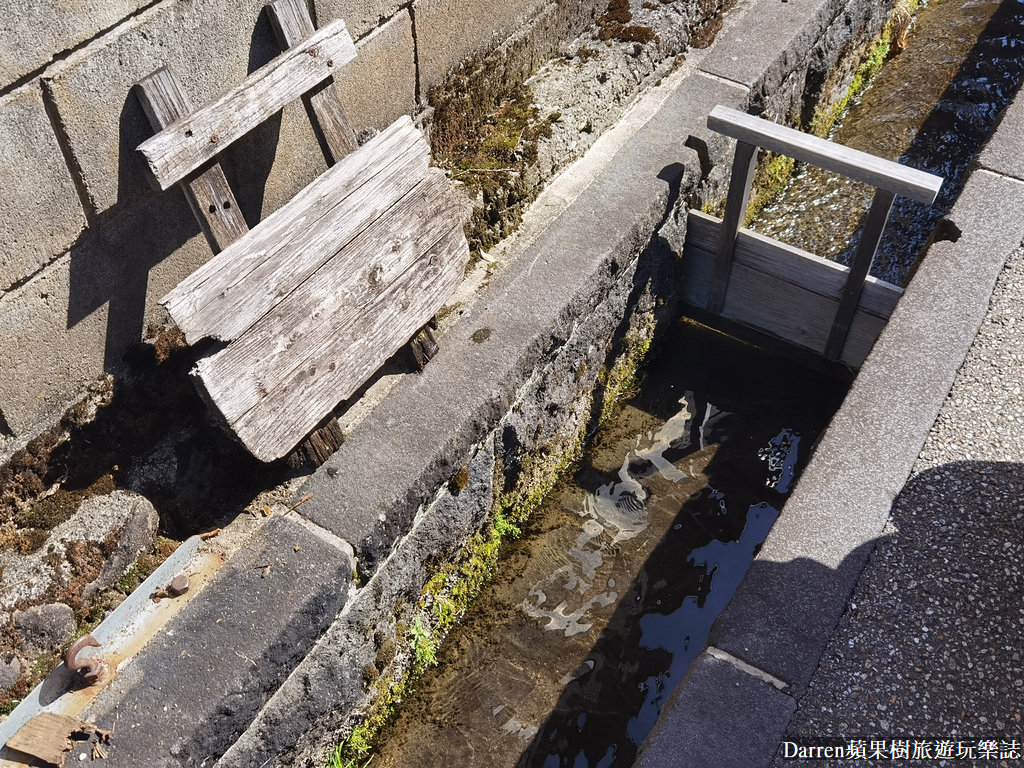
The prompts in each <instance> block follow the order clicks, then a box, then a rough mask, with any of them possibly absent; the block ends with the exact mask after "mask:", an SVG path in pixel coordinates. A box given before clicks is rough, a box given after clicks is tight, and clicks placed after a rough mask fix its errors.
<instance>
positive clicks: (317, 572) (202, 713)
mask: <svg viewBox="0 0 1024 768" xmlns="http://www.w3.org/2000/svg"><path fill="white" fill-rule="evenodd" d="M351 578H352V565H351V562H350V560H349V557H348V550H347V548H346V547H345V546H344V545H340V546H339V544H338V543H332V542H331V540H330V538H329V537H327V538H325V537H323V536H318V535H317V534H316V533H314V532H311V531H310V530H308V529H307V528H306V527H304V526H302V525H300V524H299V523H298V522H296V521H294V520H291V519H289V518H288V517H277V518H274V519H272V520H271V521H269V522H268V523H267V524H266V525H265V526H263V528H261V529H260V530H258V531H257V532H256V533H255V534H254V535H253V536H252V538H251V539H250V540H249V541H248V542H247V543H246V545H245V546H244V547H242V548H241V549H239V550H238V551H237V552H236V553H235V554H234V555H233V556H232V557H231V558H230V559H229V560H228V561H227V563H225V564H224V566H222V567H221V569H220V570H219V571H218V573H217V575H216V576H215V577H214V580H213V581H212V582H211V583H210V584H209V585H208V586H207V587H206V588H205V589H204V590H203V591H202V593H201V594H199V595H197V596H196V599H195V600H194V601H192V602H190V603H189V604H188V605H187V606H186V607H185V609H184V610H183V611H182V612H181V614H179V615H178V616H177V617H175V618H174V619H172V620H171V622H170V623H169V624H168V625H167V627H166V628H165V629H164V631H162V632H161V633H160V634H159V635H158V636H157V637H155V638H154V639H153V640H152V641H150V642H149V644H147V645H146V647H145V648H144V649H143V651H142V652H141V653H139V655H138V656H136V657H135V658H134V659H133V660H132V662H131V664H128V665H123V666H122V668H121V669H120V671H119V673H118V675H117V676H116V677H115V678H114V680H113V681H112V682H111V684H110V686H109V687H107V688H106V689H105V690H104V691H103V692H102V693H101V694H100V695H99V696H98V697H97V699H96V701H95V702H94V703H93V704H92V705H91V706H90V707H89V708H88V709H87V710H86V711H85V712H84V713H83V715H84V717H85V718H86V719H88V720H90V721H92V722H96V723H97V724H101V727H105V728H108V729H113V730H115V732H116V734H117V737H116V739H115V741H114V743H113V744H112V748H111V750H110V761H109V763H108V765H109V766H110V768H116V766H125V767H126V768H128V767H131V768H136V767H137V766H182V765H201V764H203V763H204V762H207V764H209V762H208V761H212V760H213V759H215V758H216V757H219V756H220V755H221V754H222V753H223V752H224V750H225V749H227V747H228V746H229V745H230V744H231V743H232V742H233V741H234V740H235V739H237V738H238V735H239V733H241V732H242V731H243V730H244V729H245V728H246V726H248V724H249V722H250V721H251V719H252V717H253V716H254V715H255V714H256V712H257V711H258V710H259V709H260V707H262V706H263V704H264V702H265V701H266V700H267V699H268V698H269V697H270V695H272V694H273V692H274V691H276V690H277V688H278V686H280V684H281V683H282V682H283V680H284V679H285V678H286V677H287V675H288V674H289V673H290V672H291V670H292V668H293V667H294V666H295V664H297V663H298V662H299V661H300V660H301V659H302V658H303V657H304V656H305V654H306V653H307V651H308V650H309V649H310V647H311V646H312V645H313V643H314V642H315V641H316V640H317V638H318V637H319V636H320V634H321V633H322V632H323V631H324V630H325V629H326V628H327V626H328V625H329V624H330V622H331V621H332V620H333V619H334V617H335V615H336V614H337V612H338V610H339V609H340V608H341V607H342V606H343V605H344V604H345V600H346V598H347V596H348V585H349V583H350V581H351Z"/></svg>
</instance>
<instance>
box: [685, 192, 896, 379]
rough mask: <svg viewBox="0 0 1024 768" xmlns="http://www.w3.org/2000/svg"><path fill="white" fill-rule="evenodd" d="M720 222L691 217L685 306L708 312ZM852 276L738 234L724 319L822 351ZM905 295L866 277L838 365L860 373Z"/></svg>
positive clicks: (801, 254) (754, 236) (793, 251)
mask: <svg viewBox="0 0 1024 768" xmlns="http://www.w3.org/2000/svg"><path fill="white" fill-rule="evenodd" d="M719 225H720V222H719V220H718V219H716V218H715V217H713V216H707V215H706V214H702V213H700V212H697V211H690V213H689V216H688V220H687V232H686V246H685V250H684V256H683V272H684V280H683V285H682V289H683V298H684V301H686V302H687V303H689V304H691V305H693V306H696V307H699V308H700V309H706V308H707V292H708V287H709V285H710V282H711V271H712V265H713V263H714V257H715V246H716V244H717V239H718V227H719ZM848 273H849V270H848V269H847V268H846V267H843V266H841V265H839V264H836V263H834V262H831V261H827V260H825V259H821V258H819V257H817V256H814V255H812V254H809V253H807V252H806V251H801V250H800V249H798V248H793V247H791V246H787V245H785V244H783V243H779V242H777V241H774V240H771V239H770V238H766V237H763V236H760V235H757V234H755V233H753V232H750V231H749V230H745V229H741V230H740V232H739V234H738V236H737V239H736V253H735V258H734V261H733V270H732V278H731V280H730V282H729V291H728V294H727V296H726V301H725V305H724V306H723V308H722V312H721V313H720V314H721V316H722V317H726V318H729V319H731V320H735V321H737V322H740V323H743V324H744V325H749V326H751V327H753V328H757V329H759V330H762V331H766V332H767V333H770V334H772V335H774V336H776V337H778V338H780V339H783V340H785V341H788V342H790V343H794V344H798V345H800V346H802V347H805V348H807V349H810V350H812V351H814V352H817V353H819V354H820V353H821V352H822V351H823V350H824V348H825V343H826V339H827V335H828V330H829V324H830V321H831V318H832V317H833V316H834V315H835V311H836V308H837V307H838V305H839V297H840V294H841V292H842V289H843V286H844V284H845V282H846V277H847V274H848ZM902 293H903V291H902V290H900V289H899V288H898V287H896V286H894V285H890V284H889V283H886V282H884V281H882V280H877V279H875V278H872V277H869V278H868V279H867V280H866V281H865V282H864V291H863V293H862V294H861V297H860V302H859V304H858V307H857V311H856V312H855V314H854V317H853V320H852V321H851V325H850V333H849V335H848V337H847V340H846V344H845V346H844V347H843V351H842V354H841V355H840V357H839V359H840V360H841V361H842V362H844V363H846V364H847V365H850V366H853V367H859V366H860V364H861V363H863V361H864V358H865V357H866V356H867V354H868V352H869V351H870V350H871V346H872V345H873V344H874V342H875V340H876V339H877V338H878V334H879V333H881V330H882V328H884V327H885V323H886V321H887V319H888V317H889V315H890V314H891V313H892V311H893V309H894V308H895V306H896V302H897V301H898V299H899V297H900V296H901V295H902Z"/></svg>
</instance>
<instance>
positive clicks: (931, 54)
mask: <svg viewBox="0 0 1024 768" xmlns="http://www.w3.org/2000/svg"><path fill="white" fill-rule="evenodd" d="M1022 76H1024V2H1022V1H1021V0H966V1H965V0H932V2H931V3H930V4H929V5H928V6H927V7H924V8H922V9H921V10H920V11H919V13H918V16H917V20H916V22H915V25H914V28H913V30H912V31H911V33H910V36H909V42H908V45H907V48H906V50H905V51H903V52H902V53H900V54H899V55H897V56H895V57H894V58H892V59H890V60H889V61H887V62H886V63H885V65H884V66H883V67H882V68H881V70H879V72H878V74H877V75H876V76H875V78H874V80H873V81H872V83H871V86H870V87H869V88H868V89H866V90H865V91H864V92H863V94H862V95H861V96H860V97H858V98H857V99H856V101H855V102H854V104H853V105H852V107H851V108H850V110H849V111H848V113H847V114H846V116H845V117H844V118H843V119H842V120H841V121H840V122H839V123H838V124H837V125H836V127H835V128H834V130H833V133H832V136H831V137H830V138H832V139H833V140H834V141H837V142H839V143H840V144H845V145H847V146H851V147H854V148H856V149H860V150H863V151H865V152H869V153H871V154H873V155H877V156H879V157H884V158H887V159H889V160H896V161H898V162H901V163H904V164H906V165H910V166H912V167H914V168H919V169H921V170H923V171H928V172H930V173H934V174H937V175H939V176H942V177H944V178H945V183H944V184H943V185H942V189H941V190H940V192H939V197H938V199H937V200H936V202H935V205H933V206H926V205H924V204H922V203H916V202H913V201H910V200H906V199H904V198H900V197H897V198H896V203H895V204H894V205H893V209H892V213H891V215H890V217H889V223H888V225H887V226H886V230H885V234H884V236H883V238H882V242H881V244H880V245H879V248H878V253H877V256H876V258H875V264H874V267H873V268H872V270H871V274H873V275H875V276H876V277H880V278H882V279H883V280H887V281H888V282H890V283H893V284H895V285H906V282H907V280H909V278H910V276H911V275H912V274H913V269H914V266H915V264H916V262H917V259H918V256H919V255H920V253H921V250H922V249H923V248H924V246H925V245H926V244H927V242H928V239H929V237H930V236H931V233H932V231H933V230H934V228H935V225H936V224H937V222H938V221H939V219H940V218H941V217H942V216H944V215H945V214H946V213H948V212H949V209H950V208H951V207H952V205H953V203H954V202H955V200H956V198H957V196H958V195H959V194H960V190H961V189H962V188H963V183H964V180H965V178H966V176H967V172H968V170H969V167H970V163H971V160H972V159H973V158H974V156H975V154H976V153H977V152H978V149H979V146H980V145H981V144H982V143H983V142H984V140H985V139H986V138H987V137H988V136H989V135H990V134H991V132H992V129H993V127H994V126H995V123H996V120H997V119H998V117H999V114H1000V113H1001V112H1002V110H1003V108H1004V107H1005V106H1006V105H1007V104H1008V103H1009V101H1010V99H1011V98H1013V95H1014V93H1016V91H1017V88H1018V87H1019V85H1020V82H1021V78H1022ZM873 192H874V189H873V187H871V186H870V185H867V184H862V183H860V182H853V181H850V180H849V179H847V178H845V177H843V176H838V175H836V174H832V173H829V172H827V171H823V170H821V169H820V168H815V167H812V166H805V167H804V168H802V169H800V170H799V171H798V173H797V174H796V176H795V178H794V179H793V181H792V183H791V184H790V185H789V186H788V187H787V188H786V190H785V191H784V192H783V193H782V195H781V196H780V197H779V198H778V199H777V200H776V201H775V202H774V203H773V204H771V205H769V206H766V207H765V208H764V209H763V210H762V211H761V213H760V215H759V216H758V218H757V219H756V220H755V221H754V222H753V223H752V224H751V228H752V229H754V230H755V231H757V232H761V233H762V234H765V235H768V236H770V237H774V238H777V239H779V240H782V241H783V242H785V243H789V244H790V245H795V246H797V247H799V248H803V249H804V250H806V251H810V252H811V253H815V254H817V255H819V256H822V257H824V258H828V259H833V260H836V261H839V262H841V263H844V264H845V263H848V260H849V258H850V257H851V256H852V255H853V246H854V245H856V242H857V238H856V237H855V233H856V231H857V229H858V228H859V226H860V223H861V218H862V216H863V214H864V213H865V211H866V210H867V207H868V205H869V204H870V202H871V196H872V194H873Z"/></svg>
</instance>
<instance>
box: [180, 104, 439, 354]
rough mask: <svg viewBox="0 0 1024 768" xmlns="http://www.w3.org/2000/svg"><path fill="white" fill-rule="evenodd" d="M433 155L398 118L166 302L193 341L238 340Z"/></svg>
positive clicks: (404, 188)
mask: <svg viewBox="0 0 1024 768" xmlns="http://www.w3.org/2000/svg"><path fill="white" fill-rule="evenodd" d="M428 153H429V148H428V147H427V145H426V142H425V140H424V139H423V137H422V134H420V133H419V131H418V130H417V129H416V128H415V127H413V125H412V123H411V121H409V120H408V118H403V119H401V120H399V121H396V124H395V125H393V126H392V128H391V129H389V130H388V131H386V132H385V133H382V134H381V135H380V136H378V137H377V138H376V139H374V142H371V143H370V144H367V145H366V146H364V147H363V148H362V149H361V150H360V151H359V152H356V153H353V154H351V155H349V156H347V157H346V158H344V159H343V160H342V162H341V163H339V164H337V165H336V166H334V167H332V168H330V169H328V170H327V171H326V172H325V173H324V174H322V175H321V176H320V177H319V178H318V179H317V180H316V181H314V182H313V183H312V184H310V185H309V186H308V187H307V188H306V189H304V190H303V191H302V192H300V193H299V194H298V195H296V197H294V198H293V199H292V200H291V201H289V202H288V203H286V204H285V205H284V206H282V207H281V208H280V209H279V210H278V211H276V212H274V213H273V214H271V216H269V217H268V218H267V219H266V220H265V221H263V222H262V223H261V224H260V226H259V227H258V228H257V229H255V230H253V231H252V232H251V233H250V234H249V235H248V236H247V237H246V238H244V239H242V240H240V241H238V242H237V243H235V244H234V245H233V246H231V247H229V248H228V249H226V250H225V251H223V252H222V253H221V254H220V255H219V256H217V257H216V258H215V259H213V260H211V261H210V262H208V263H207V264H206V265H204V266H203V267H201V268H200V269H199V270H197V271H196V272H195V273H193V274H192V275H191V276H190V277H188V278H186V279H185V280H184V281H182V283H180V284H179V285H178V287H177V288H175V289H174V290H173V291H171V292H170V293H169V294H167V296H165V297H164V298H163V299H161V301H160V303H161V304H163V305H164V306H165V307H167V310H168V312H169V313H170V315H171V317H172V319H173V320H174V322H175V323H176V324H177V325H178V327H179V328H180V329H181V330H182V331H183V332H184V333H185V336H186V339H187V340H188V342H189V343H195V342H196V341H198V340H199V339H201V338H205V337H213V338H218V339H221V340H223V341H230V340H231V339H233V338H236V337H237V336H238V335H239V334H241V333H242V332H244V331H245V330H246V329H248V328H249V327H251V326H252V325H253V324H254V323H255V322H256V321H257V320H258V319H259V318H260V317H261V316H263V315H264V314H266V313H267V312H268V311H270V309H272V308H273V307H274V306H275V305H276V304H277V303H279V302H280V301H281V299H283V298H284V297H285V296H287V295H288V293H290V292H291V291H292V290H293V289H294V287H295V286H296V285H297V284H298V283H301V282H302V281H303V280H305V279H306V278H307V277H308V276H309V275H310V274H312V273H313V272H314V271H316V269H318V268H319V267H320V266H321V265H322V264H323V263H324V262H325V261H326V260H327V259H329V258H330V257H331V256H332V255H333V254H334V253H336V252H337V250H338V248H339V247H340V246H341V245H344V243H345V242H347V241H348V240H350V239H352V238H353V237H354V236H355V235H357V234H358V232H359V231H360V230H361V229H363V228H365V227H366V226H368V225H369V223H371V222H372V221H373V220H375V219H376V218H378V217H379V216H380V215H382V214H383V212H384V211H386V210H387V209H388V208H389V207H390V206H391V205H393V204H394V202H395V201H396V200H398V199H400V198H401V197H402V195H404V194H405V193H407V192H408V191H409V190H410V189H412V187H414V186H415V185H416V183H417V182H418V180H419V179H420V178H422V176H423V174H424V173H425V172H426V169H427V163H428Z"/></svg>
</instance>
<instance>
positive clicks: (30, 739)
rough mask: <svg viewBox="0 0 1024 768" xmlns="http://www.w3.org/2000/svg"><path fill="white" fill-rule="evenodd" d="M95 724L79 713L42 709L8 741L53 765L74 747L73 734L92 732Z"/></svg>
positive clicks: (9, 747) (62, 762)
mask: <svg viewBox="0 0 1024 768" xmlns="http://www.w3.org/2000/svg"><path fill="white" fill-rule="evenodd" d="M94 730H95V727H94V726H93V725H92V724H91V723H85V722H83V721H81V720H79V719H78V718H77V717H71V716H69V715H58V714H54V713H52V712H42V713H40V714H38V715H36V716H35V717H33V718H32V719H31V720H29V721H28V722H27V723H25V724H24V725H23V726H21V728H19V729H18V731H17V733H15V734H14V735H13V736H11V738H9V739H8V740H7V743H6V744H5V745H4V746H6V747H7V748H8V749H14V750H17V751H18V752H23V753H25V754H26V755H32V756H33V757H35V758H38V759H40V760H42V761H43V762H45V763H49V764H51V765H56V766H63V765H64V760H65V758H66V757H67V753H68V750H70V749H71V746H72V741H71V734H72V733H78V732H84V733H92V732H93V731H94Z"/></svg>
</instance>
